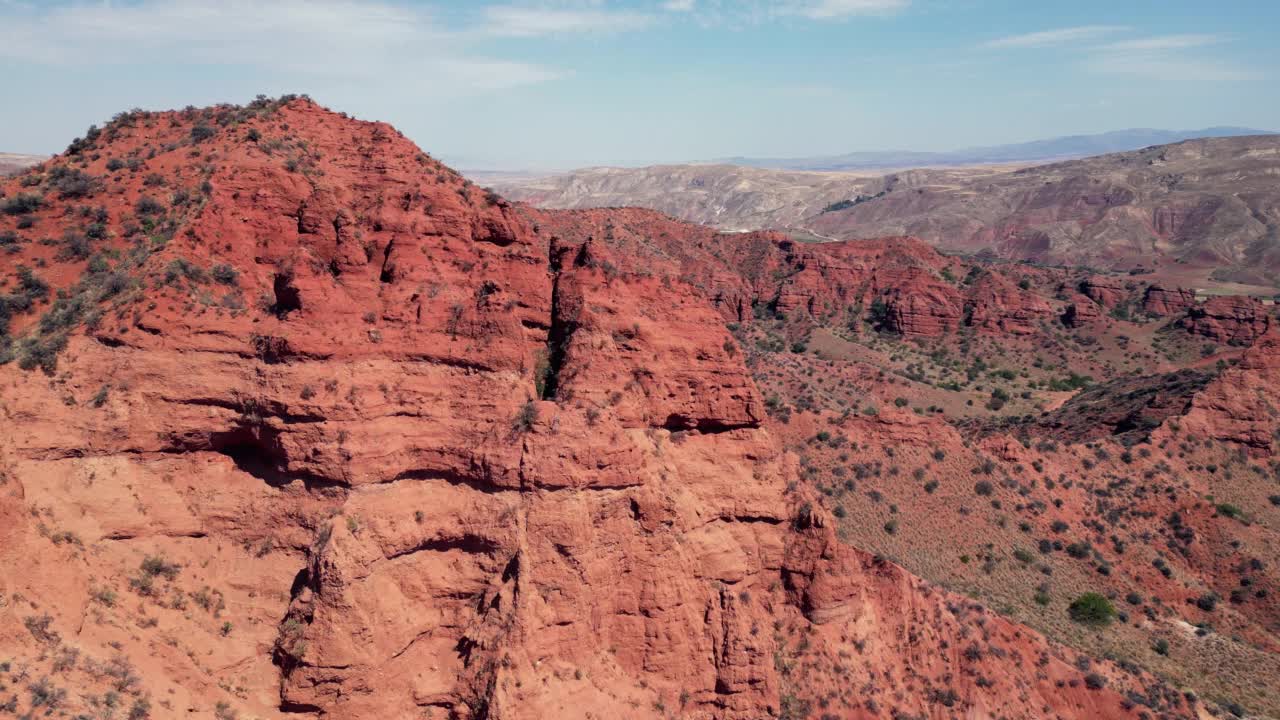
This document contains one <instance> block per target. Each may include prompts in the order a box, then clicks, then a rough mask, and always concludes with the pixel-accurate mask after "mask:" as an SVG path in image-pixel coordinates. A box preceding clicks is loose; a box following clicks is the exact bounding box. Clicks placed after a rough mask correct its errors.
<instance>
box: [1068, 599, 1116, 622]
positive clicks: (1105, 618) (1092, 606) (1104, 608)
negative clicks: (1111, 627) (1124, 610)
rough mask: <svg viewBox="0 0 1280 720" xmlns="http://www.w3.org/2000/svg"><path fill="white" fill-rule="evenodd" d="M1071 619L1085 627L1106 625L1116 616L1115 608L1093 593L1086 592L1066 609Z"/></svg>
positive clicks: (1108, 601) (1106, 600)
mask: <svg viewBox="0 0 1280 720" xmlns="http://www.w3.org/2000/svg"><path fill="white" fill-rule="evenodd" d="M1067 613H1068V614H1070V615H1071V619H1072V620H1075V621H1076V622H1078V623H1084V624H1085V625H1096V626H1101V625H1107V624H1109V623H1110V622H1111V620H1112V619H1114V618H1115V616H1116V608H1115V606H1114V605H1112V604H1111V601H1110V600H1108V599H1106V598H1105V597H1103V596H1102V595H1099V594H1098V593H1095V592H1088V593H1085V594H1083V595H1081V596H1080V597H1078V598H1076V599H1075V600H1072V601H1071V605H1069V606H1068V607H1067Z"/></svg>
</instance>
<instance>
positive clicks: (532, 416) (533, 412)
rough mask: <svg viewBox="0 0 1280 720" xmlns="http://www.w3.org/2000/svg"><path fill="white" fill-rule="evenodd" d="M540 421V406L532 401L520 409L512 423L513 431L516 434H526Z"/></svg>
mask: <svg viewBox="0 0 1280 720" xmlns="http://www.w3.org/2000/svg"><path fill="white" fill-rule="evenodd" d="M537 421H538V406H537V404H536V403H534V401H532V400H530V401H528V402H526V403H525V404H524V405H523V406H521V407H520V410H519V412H517V413H516V416H515V418H513V419H512V421H511V429H512V430H513V431H514V432H516V433H526V432H529V431H530V430H532V429H533V425H534V423H536V422H537Z"/></svg>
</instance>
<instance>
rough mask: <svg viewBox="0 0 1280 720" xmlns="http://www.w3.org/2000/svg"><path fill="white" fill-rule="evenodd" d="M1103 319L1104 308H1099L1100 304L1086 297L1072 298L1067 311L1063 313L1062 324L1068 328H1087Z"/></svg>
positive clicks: (1077, 296)
mask: <svg viewBox="0 0 1280 720" xmlns="http://www.w3.org/2000/svg"><path fill="white" fill-rule="evenodd" d="M1101 319H1102V308H1100V307H1098V303H1096V302H1094V301H1093V300H1091V299H1089V298H1087V297H1085V296H1084V295H1075V296H1074V297H1072V298H1071V303H1070V304H1069V305H1067V309H1066V311H1065V312H1063V313H1062V323H1063V324H1064V325H1066V326H1067V327H1077V328H1078V327H1085V326H1087V325H1092V324H1093V323H1096V322H1098V321H1099V320H1101Z"/></svg>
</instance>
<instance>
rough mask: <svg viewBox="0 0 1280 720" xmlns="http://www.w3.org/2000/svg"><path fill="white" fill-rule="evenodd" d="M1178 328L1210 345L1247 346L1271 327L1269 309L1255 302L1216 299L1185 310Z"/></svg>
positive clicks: (1236, 297)
mask: <svg viewBox="0 0 1280 720" xmlns="http://www.w3.org/2000/svg"><path fill="white" fill-rule="evenodd" d="M1182 324H1183V326H1184V327H1186V328H1187V330H1188V331H1190V332H1192V333H1194V334H1196V335H1201V336H1203V337H1206V338H1209V339H1210V340H1213V341H1214V342H1219V343H1227V344H1230V345H1248V344H1250V343H1252V342H1253V341H1255V340H1257V339H1258V338H1259V337H1261V336H1262V335H1263V334H1264V333H1266V332H1267V331H1268V330H1269V329H1270V328H1271V327H1272V326H1273V325H1274V324H1275V322H1274V318H1273V317H1272V311H1271V307H1270V306H1268V305H1266V304H1264V303H1263V302H1262V301H1261V300H1258V299H1257V298H1251V297H1245V296H1242V295H1220V296H1217V297H1212V298H1209V299H1208V300H1206V301H1204V302H1203V303H1201V304H1199V305H1194V306H1192V307H1191V308H1189V309H1188V310H1187V315H1186V317H1185V318H1183V320H1182Z"/></svg>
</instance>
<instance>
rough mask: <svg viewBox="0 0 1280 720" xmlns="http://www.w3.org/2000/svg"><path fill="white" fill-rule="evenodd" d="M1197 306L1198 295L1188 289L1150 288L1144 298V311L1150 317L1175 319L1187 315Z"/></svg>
mask: <svg viewBox="0 0 1280 720" xmlns="http://www.w3.org/2000/svg"><path fill="white" fill-rule="evenodd" d="M1195 304H1196V294H1195V292H1194V291H1192V290H1187V289H1186V288H1180V287H1175V288H1166V287H1162V286H1159V285H1152V286H1151V287H1148V288H1147V289H1146V291H1145V292H1144V293H1143V296H1142V309H1143V311H1145V312H1146V313H1147V314H1148V315H1156V316H1159V317H1173V316H1177V315H1181V314H1183V313H1185V312H1186V311H1187V310H1189V309H1190V308H1191V306H1192V305H1195Z"/></svg>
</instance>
